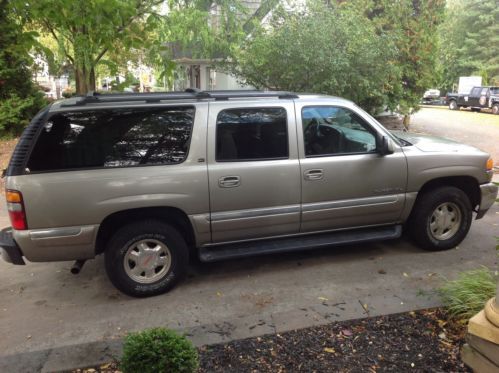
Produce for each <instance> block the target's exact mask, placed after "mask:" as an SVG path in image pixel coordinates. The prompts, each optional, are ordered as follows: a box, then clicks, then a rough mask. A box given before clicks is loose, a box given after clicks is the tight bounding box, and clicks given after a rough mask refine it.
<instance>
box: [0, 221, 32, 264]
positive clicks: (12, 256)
mask: <svg viewBox="0 0 499 373" xmlns="http://www.w3.org/2000/svg"><path fill="white" fill-rule="evenodd" d="M0 256H1V257H2V259H3V260H5V261H6V262H7V263H12V264H17V265H24V264H26V263H24V259H23V254H22V252H21V249H20V248H19V246H17V243H16V241H14V238H13V237H12V228H5V229H2V230H1V231H0Z"/></svg>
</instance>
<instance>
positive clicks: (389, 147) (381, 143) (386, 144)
mask: <svg viewBox="0 0 499 373" xmlns="http://www.w3.org/2000/svg"><path fill="white" fill-rule="evenodd" d="M376 149H377V151H378V153H379V154H380V155H387V154H393V152H394V150H393V142H392V140H391V139H390V138H389V137H388V136H383V135H380V136H378V138H377V144H376Z"/></svg>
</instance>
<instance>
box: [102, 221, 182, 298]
mask: <svg viewBox="0 0 499 373" xmlns="http://www.w3.org/2000/svg"><path fill="white" fill-rule="evenodd" d="M125 258H127V259H128V260H126V259H125ZM104 260H105V267H106V272H107V275H108V277H109V280H111V282H112V283H113V285H114V286H115V287H116V288H117V289H118V290H120V291H122V292H123V293H125V294H127V295H131V296H133V297H149V296H153V295H159V294H163V293H165V292H167V291H168V290H170V289H171V288H173V286H174V285H175V284H176V283H177V282H178V281H179V280H180V279H181V278H182V277H183V275H184V274H185V272H186V270H187V265H188V262H189V250H188V247H187V244H186V243H185V240H184V238H183V237H182V236H181V235H180V233H179V232H178V231H177V230H176V229H175V228H173V227H172V226H170V225H168V224H165V223H162V222H160V221H157V220H144V221H140V222H135V223H131V224H128V225H126V226H124V227H122V228H121V229H119V230H118V231H117V232H116V233H115V234H114V236H113V237H112V238H111V240H110V241H109V244H108V245H107V247H106V251H105V253H104ZM139 260H140V261H141V262H142V263H140V262H139Z"/></svg>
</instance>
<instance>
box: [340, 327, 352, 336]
mask: <svg viewBox="0 0 499 373" xmlns="http://www.w3.org/2000/svg"><path fill="white" fill-rule="evenodd" d="M341 334H343V335H345V336H347V337H350V336H351V335H352V334H353V333H352V331H351V330H350V329H343V330H342V331H341Z"/></svg>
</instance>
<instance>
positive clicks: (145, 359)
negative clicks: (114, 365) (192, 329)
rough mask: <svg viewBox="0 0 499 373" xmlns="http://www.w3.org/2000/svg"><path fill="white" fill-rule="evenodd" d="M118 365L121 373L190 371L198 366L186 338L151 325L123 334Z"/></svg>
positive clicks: (187, 372) (195, 353)
mask: <svg viewBox="0 0 499 373" xmlns="http://www.w3.org/2000/svg"><path fill="white" fill-rule="evenodd" d="M120 367H121V369H122V370H123V372H124V373H163V372H168V373H183V372H185V373H192V372H195V371H196V370H197V368H198V354H197V350H196V348H195V347H194V346H193V345H192V343H191V342H190V341H189V340H188V339H187V338H185V337H183V336H180V335H178V334H177V333H175V332H174V331H172V330H168V329H165V328H153V329H148V330H144V331H142V332H139V333H130V334H128V335H127V336H126V337H125V341H124V345H123V358H122V360H121V365H120Z"/></svg>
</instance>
